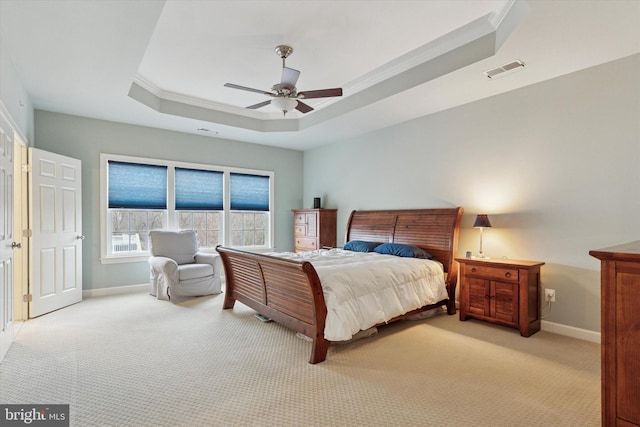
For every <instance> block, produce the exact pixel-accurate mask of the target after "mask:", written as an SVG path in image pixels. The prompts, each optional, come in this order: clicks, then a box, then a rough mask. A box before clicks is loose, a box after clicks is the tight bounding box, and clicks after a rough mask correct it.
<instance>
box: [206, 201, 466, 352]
mask: <svg viewBox="0 0 640 427" xmlns="http://www.w3.org/2000/svg"><path fill="white" fill-rule="evenodd" d="M462 212H463V209H462V208H445V209H409V210H384V211H382V210H381V211H353V212H352V213H351V216H350V217H349V221H348V223H347V231H346V239H345V242H351V241H356V242H375V243H376V244H382V243H395V244H402V245H407V246H410V247H413V248H419V249H422V250H423V251H426V252H427V253H428V254H430V255H431V256H432V258H433V260H434V261H435V262H433V261H426V262H428V263H431V267H430V268H433V264H437V265H438V268H439V270H438V272H439V274H440V276H441V278H440V279H439V280H440V281H441V282H442V284H443V286H444V287H445V288H446V291H444V292H441V293H440V295H441V296H442V299H438V300H437V301H434V302H432V303H429V304H427V305H424V306H419V307H418V308H414V309H410V310H408V311H402V312H400V314H397V315H395V316H393V317H390V318H385V319H382V321H380V322H379V323H378V324H384V323H390V322H393V321H396V320H400V319H404V318H406V317H409V316H413V315H417V314H419V313H422V312H426V311H428V310H433V309H435V308H438V307H442V306H444V305H446V307H447V313H448V314H449V315H452V314H455V311H456V309H455V289H456V284H457V276H458V274H457V264H456V262H455V261H454V257H455V256H456V255H457V246H458V232H459V226H460V218H461V216H462ZM371 246H372V247H373V246H376V245H371ZM217 251H218V252H219V253H220V257H221V259H222V264H223V266H224V271H225V280H226V282H225V283H226V285H225V298H224V305H223V308H224V309H231V308H233V306H234V304H235V302H236V301H240V302H241V303H243V304H245V305H247V306H248V307H251V308H252V309H254V310H255V311H257V312H258V313H259V314H261V315H262V316H265V317H267V318H270V319H271V320H273V321H276V322H278V323H280V324H282V325H284V326H286V327H288V328H290V329H292V330H293V331H295V332H298V333H300V334H302V335H304V336H306V337H309V338H310V339H311V341H312V350H311V357H310V359H309V363H319V362H322V361H323V360H325V358H326V356H327V351H328V349H329V345H330V343H331V340H329V339H327V338H326V337H325V325H326V324H327V312H328V309H327V304H326V302H325V293H326V292H327V291H326V289H325V290H323V285H322V283H321V280H320V277H321V276H322V275H323V274H324V275H325V276H324V277H326V274H325V273H324V270H321V267H317V268H316V267H314V264H315V265H316V266H318V265H319V263H317V262H316V261H307V260H304V258H305V257H306V256H307V255H308V256H309V259H317V257H322V256H325V257H326V256H329V257H334V256H340V253H343V252H344V253H345V254H346V255H347V256H351V257H352V258H353V257H354V256H359V255H360V254H353V253H349V252H350V251H342V250H341V249H333V250H331V251H326V252H323V251H314V252H317V253H304V254H300V255H301V257H300V256H295V255H293V254H289V256H286V254H258V253H253V252H246V251H240V250H236V249H231V248H226V247H222V246H218V247H217ZM280 255H282V256H280ZM365 255H369V254H365ZM372 256H374V257H375V256H376V255H372ZM379 256H380V259H381V260H382V259H383V257H387V258H386V262H387V265H389V266H391V265H394V264H402V263H404V262H409V261H406V260H404V259H400V258H394V257H393V256H391V257H392V260H391V261H389V259H388V257H390V255H379ZM393 259H395V260H396V261H397V262H394V261H393ZM379 269H380V270H387V268H386V267H384V268H379ZM318 271H320V272H321V273H322V274H318ZM438 298H440V297H438ZM333 299H334V298H333V297H331V300H333ZM327 301H329V300H327ZM329 310H330V311H332V308H331V307H330V308H329ZM334 323H335V322H334ZM369 326H376V324H372V325H369Z"/></svg>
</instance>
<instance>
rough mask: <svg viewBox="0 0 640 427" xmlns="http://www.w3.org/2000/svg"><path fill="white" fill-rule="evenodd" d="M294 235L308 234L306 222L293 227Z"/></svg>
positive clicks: (302, 235) (303, 235)
mask: <svg viewBox="0 0 640 427" xmlns="http://www.w3.org/2000/svg"><path fill="white" fill-rule="evenodd" d="M293 235H294V236H296V237H305V236H306V235H307V227H306V226H305V225H304V224H302V225H299V224H296V226H295V228H294V229H293Z"/></svg>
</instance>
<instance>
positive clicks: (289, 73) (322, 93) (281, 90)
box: [225, 45, 342, 115]
mask: <svg viewBox="0 0 640 427" xmlns="http://www.w3.org/2000/svg"><path fill="white" fill-rule="evenodd" d="M275 51H276V54H277V55H278V56H279V57H280V58H282V78H281V79H280V83H276V84H274V85H273V86H272V87H271V92H268V91H266V90H260V89H253V88H250V87H246V86H240V85H236V84H233V83H225V87H230V88H232V89H240V90H246V91H249V92H257V93H262V94H264V95H267V96H269V97H271V98H273V99H270V100H268V101H264V102H260V103H258V104H254V105H250V106H248V107H246V108H248V109H250V110H255V109H258V108H261V107H264V106H266V105H269V104H271V105H273V106H274V107H276V108H278V109H279V110H281V111H282V112H283V114H284V115H286V114H287V113H288V112H289V111H292V110H293V109H296V110H298V111H300V112H301V113H308V112H309V111H313V108H311V107H310V106H309V105H307V104H305V103H304V102H302V101H300V99H311V98H329V97H333V96H342V88H333V89H320V90H307V91H303V92H298V89H297V88H296V83H297V81H298V77H300V71H298V70H294V69H293V68H289V67H287V66H286V65H285V59H286V58H287V57H288V56H289V55H291V54H292V53H293V48H292V47H291V46H287V45H279V46H276V49H275Z"/></svg>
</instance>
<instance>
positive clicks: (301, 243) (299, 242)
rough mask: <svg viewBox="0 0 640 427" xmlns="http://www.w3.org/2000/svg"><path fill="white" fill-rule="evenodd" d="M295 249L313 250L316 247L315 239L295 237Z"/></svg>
mask: <svg viewBox="0 0 640 427" xmlns="http://www.w3.org/2000/svg"><path fill="white" fill-rule="evenodd" d="M295 240H296V251H315V250H316V249H318V247H317V245H316V239H305V238H296V239H295Z"/></svg>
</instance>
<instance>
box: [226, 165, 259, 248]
mask: <svg viewBox="0 0 640 427" xmlns="http://www.w3.org/2000/svg"><path fill="white" fill-rule="evenodd" d="M229 193H230V196H231V197H230V199H231V200H230V208H231V246H264V245H265V242H266V234H267V231H268V230H267V228H266V222H267V212H269V177H268V176H260V175H250V174H241V173H231V174H230V182H229Z"/></svg>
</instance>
